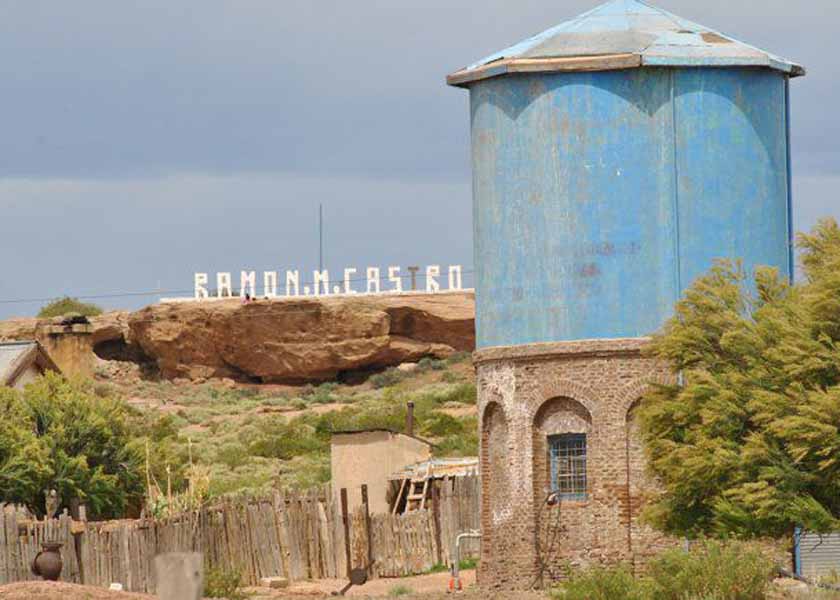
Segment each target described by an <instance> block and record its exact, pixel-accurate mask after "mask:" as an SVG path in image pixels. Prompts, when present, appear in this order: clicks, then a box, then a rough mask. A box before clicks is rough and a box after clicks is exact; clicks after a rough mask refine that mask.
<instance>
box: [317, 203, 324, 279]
mask: <svg viewBox="0 0 840 600" xmlns="http://www.w3.org/2000/svg"><path fill="white" fill-rule="evenodd" d="M323 270H324V205H323V204H319V205H318V271H320V272H323Z"/></svg>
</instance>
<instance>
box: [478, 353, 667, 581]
mask: <svg viewBox="0 0 840 600" xmlns="http://www.w3.org/2000/svg"><path fill="white" fill-rule="evenodd" d="M645 342H646V340H645V339H621V340H592V341H580V342H564V343H549V344H529V345H525V346H516V347H502V348H499V347H497V348H489V349H485V350H482V351H479V352H477V353H476V355H475V359H476V365H477V370H478V386H479V413H480V417H481V418H480V422H481V424H482V431H481V442H482V443H481V470H482V498H483V500H482V503H483V504H482V508H483V511H482V531H483V532H484V536H485V537H484V540H483V549H482V559H483V560H482V562H481V566H480V572H479V577H480V582H481V583H482V585H486V586H488V587H491V588H502V589H517V588H518V589H522V588H526V587H530V586H533V585H535V584H536V585H541V584H543V585H544V584H545V583H547V582H548V581H549V580H556V579H560V578H562V577H563V575H564V568H566V566H570V567H572V568H575V567H581V566H586V565H590V564H594V563H612V562H618V561H624V562H628V563H630V564H632V565H634V567H635V568H638V569H641V568H643V565H644V562H645V560H646V558H647V557H648V556H649V555H650V554H652V553H655V552H656V551H658V550H660V549H662V548H663V547H666V546H669V545H673V544H674V541H673V540H670V539H668V538H665V537H663V536H662V535H661V534H658V533H657V532H654V531H653V530H651V529H650V528H648V527H646V526H644V525H643V524H641V523H640V522H639V519H638V517H639V513H640V510H641V506H642V501H643V496H644V494H645V491H646V490H651V489H653V487H654V485H655V484H654V483H653V482H652V481H650V480H649V479H648V478H647V475H646V474H645V458H644V455H643V452H642V446H641V442H640V440H639V439H638V432H637V428H636V426H635V423H634V421H633V408H634V405H635V404H636V403H637V401H638V400H639V398H640V397H641V395H642V394H643V393H644V391H645V389H646V387H647V386H648V385H649V383H650V382H654V381H655V382H664V381H668V380H669V378H670V377H671V375H670V371H669V369H668V368H667V366H666V365H664V364H662V363H661V362H659V361H657V360H655V359H652V358H648V357H645V356H643V355H642V353H641V349H642V347H643V345H644V343H645ZM563 433H585V434H586V435H587V471H586V473H587V490H586V492H587V493H586V497H585V499H577V500H561V501H559V502H558V503H557V504H555V505H552V506H549V505H548V504H547V503H546V498H547V496H548V495H549V492H551V489H550V484H549V459H548V448H547V438H548V436H551V435H556V434H563Z"/></svg>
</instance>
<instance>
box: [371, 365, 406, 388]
mask: <svg viewBox="0 0 840 600" xmlns="http://www.w3.org/2000/svg"><path fill="white" fill-rule="evenodd" d="M403 379H405V373H403V372H402V371H400V370H399V369H388V370H387V371H383V372H382V373H377V374H376V375H374V376H372V377H371V378H370V384H371V385H372V386H373V387H374V388H376V389H377V390H379V389H382V388H386V387H391V386H392V385H397V384H398V383H399V382H400V381H402V380H403Z"/></svg>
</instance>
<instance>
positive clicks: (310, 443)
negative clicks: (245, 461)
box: [250, 419, 329, 460]
mask: <svg viewBox="0 0 840 600" xmlns="http://www.w3.org/2000/svg"><path fill="white" fill-rule="evenodd" d="M314 433H315V432H314V431H313V430H312V428H311V427H310V426H307V425H306V424H304V423H302V422H300V421H299V420H297V419H295V420H294V421H292V422H291V423H286V422H284V421H283V420H282V419H265V420H264V421H261V422H260V423H259V424H258V426H257V431H256V432H255V435H254V439H253V441H252V442H251V445H250V452H251V454H253V455H255V456H262V457H265V458H279V459H282V460H289V459H291V458H294V457H295V456H299V455H302V454H311V453H315V452H322V451H326V449H327V448H328V447H329V442H328V441H327V440H324V439H323V438H322V437H319V436H316V435H314Z"/></svg>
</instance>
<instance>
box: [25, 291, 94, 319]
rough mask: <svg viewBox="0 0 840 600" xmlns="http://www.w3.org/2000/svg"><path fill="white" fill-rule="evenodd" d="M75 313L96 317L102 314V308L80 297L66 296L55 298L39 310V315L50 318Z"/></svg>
mask: <svg viewBox="0 0 840 600" xmlns="http://www.w3.org/2000/svg"><path fill="white" fill-rule="evenodd" d="M74 313H75V314H79V315H82V316H83V317H95V316H96V315H101V314H102V309H101V308H100V307H99V306H97V305H96V304H89V303H87V302H81V301H80V300H79V299H78V298H70V297H69V296H65V297H64V298H59V299H57V300H53V301H52V302H50V303H49V304H46V305H44V306H43V307H42V308H41V310H39V311H38V316H39V317H40V318H42V319H50V318H52V317H63V316H65V315H69V314H74Z"/></svg>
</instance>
